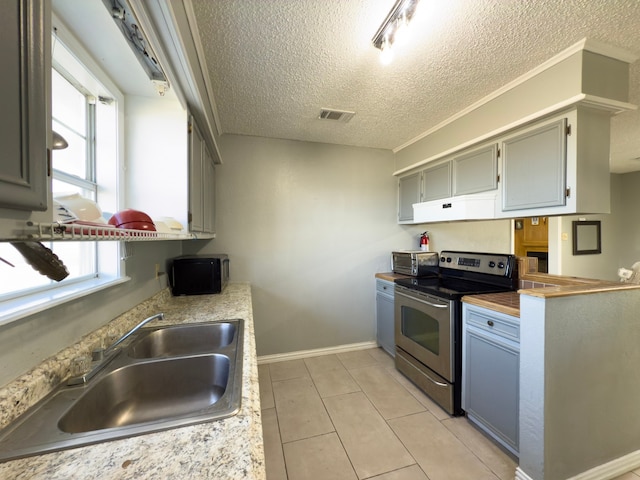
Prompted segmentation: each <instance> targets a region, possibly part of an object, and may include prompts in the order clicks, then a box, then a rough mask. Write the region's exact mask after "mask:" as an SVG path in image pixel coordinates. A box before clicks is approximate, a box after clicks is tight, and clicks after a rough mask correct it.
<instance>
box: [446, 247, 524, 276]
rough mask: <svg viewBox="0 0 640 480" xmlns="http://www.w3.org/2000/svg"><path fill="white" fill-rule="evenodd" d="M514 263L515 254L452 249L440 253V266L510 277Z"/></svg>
mask: <svg viewBox="0 0 640 480" xmlns="http://www.w3.org/2000/svg"><path fill="white" fill-rule="evenodd" d="M515 265H516V258H515V256H514V255H509V254H498V253H478V252H452V251H442V252H441V253H440V268H450V269H454V270H464V271H469V272H478V273H485V274H490V275H499V276H503V277H511V275H512V272H513V270H514V268H515Z"/></svg>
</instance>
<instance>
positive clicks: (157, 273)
mask: <svg viewBox="0 0 640 480" xmlns="http://www.w3.org/2000/svg"><path fill="white" fill-rule="evenodd" d="M159 276H160V264H159V263H156V278H158V277H159Z"/></svg>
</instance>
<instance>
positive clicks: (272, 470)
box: [262, 408, 287, 480]
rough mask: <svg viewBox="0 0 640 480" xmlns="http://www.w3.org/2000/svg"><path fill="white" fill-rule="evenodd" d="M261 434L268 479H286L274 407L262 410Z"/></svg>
mask: <svg viewBox="0 0 640 480" xmlns="http://www.w3.org/2000/svg"><path fill="white" fill-rule="evenodd" d="M262 436H263V438H264V461H265V467H266V470H267V477H268V478H269V480H287V470H286V468H285V464H284V455H283V453H282V443H281V441H280V431H279V429H278V417H277V416H276V410H275V408H268V409H266V410H262Z"/></svg>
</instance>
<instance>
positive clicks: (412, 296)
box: [394, 285, 455, 383]
mask: <svg viewBox="0 0 640 480" xmlns="http://www.w3.org/2000/svg"><path fill="white" fill-rule="evenodd" d="M451 304H452V301H449V300H444V299H441V298H438V297H435V296H433V295H427V294H424V293H422V292H418V291H416V290H411V289H409V288H405V287H401V286H397V285H396V289H395V322H394V323H395V341H396V345H397V346H398V347H399V348H401V349H402V350H404V351H405V352H407V353H408V354H409V355H411V356H412V357H414V358H415V359H416V360H418V361H420V362H421V363H422V364H424V365H425V366H427V367H429V368H430V369H431V370H433V371H434V372H436V373H437V374H439V375H440V376H441V377H443V378H444V379H446V380H448V381H449V382H450V383H453V382H454V371H455V370H454V360H453V353H454V351H453V346H452V342H453V338H454V331H453V328H454V322H453V320H452V318H451V316H452V312H453V308H452V305H451Z"/></svg>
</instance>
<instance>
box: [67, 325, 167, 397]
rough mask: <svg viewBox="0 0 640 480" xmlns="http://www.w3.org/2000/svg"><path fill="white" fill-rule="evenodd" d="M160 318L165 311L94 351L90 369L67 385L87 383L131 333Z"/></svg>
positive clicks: (111, 357)
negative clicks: (105, 346) (108, 344)
mask: <svg viewBox="0 0 640 480" xmlns="http://www.w3.org/2000/svg"><path fill="white" fill-rule="evenodd" d="M158 318H159V319H160V320H164V313H156V314H155V315H152V316H150V317H149V318H145V319H144V320H142V321H141V322H140V323H139V324H137V325H136V326H135V327H133V328H132V329H131V330H129V331H128V332H127V333H125V334H124V335H122V336H121V337H120V338H119V339H118V340H116V341H115V342H113V344H111V345H110V346H109V347H107V348H104V349H100V350H95V351H93V352H92V354H91V355H92V360H93V363H92V364H91V369H89V371H88V372H87V373H85V374H83V375H80V376H77V377H71V378H70V379H69V380H68V381H67V385H80V384H82V383H87V382H88V381H89V380H91V379H92V378H93V377H94V376H95V374H96V373H98V372H99V371H100V370H102V369H103V368H104V367H105V366H106V365H107V364H108V363H109V362H110V361H111V360H112V359H113V358H114V357H115V356H116V354H117V353H118V351H119V350H118V349H117V347H118V345H120V344H121V343H122V342H124V341H125V340H126V339H127V338H129V337H130V336H131V335H133V334H134V333H135V332H137V331H138V330H139V329H140V328H142V327H144V326H145V325H146V324H147V323H149V322H151V321H153V320H156V319H158Z"/></svg>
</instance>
